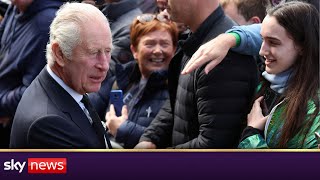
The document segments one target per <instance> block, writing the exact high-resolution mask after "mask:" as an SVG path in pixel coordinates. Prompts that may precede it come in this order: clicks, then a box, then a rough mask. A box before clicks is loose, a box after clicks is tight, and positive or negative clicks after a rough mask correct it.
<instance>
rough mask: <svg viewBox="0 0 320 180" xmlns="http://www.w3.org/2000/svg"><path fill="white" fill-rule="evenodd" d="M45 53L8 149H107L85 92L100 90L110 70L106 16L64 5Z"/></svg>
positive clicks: (80, 5)
mask: <svg viewBox="0 0 320 180" xmlns="http://www.w3.org/2000/svg"><path fill="white" fill-rule="evenodd" d="M97 29H99V31H97ZM46 50H47V51H46V57H47V62H48V63H47V66H45V68H43V70H42V71H41V72H40V74H39V75H38V76H37V77H36V79H35V80H34V81H33V82H32V83H31V85H30V86H29V87H28V88H27V90H26V91H25V93H24V94H23V96H22V99H21V101H20V103H19V105H18V108H17V112H16V114H15V116H14V120H13V125H12V132H11V139H10V148H60V149H64V148H95V149H97V148H106V147H108V148H112V147H111V144H110V141H109V139H108V136H107V133H106V130H105V129H104V127H103V126H102V123H101V120H100V119H99V117H98V115H97V114H96V112H95V111H94V109H93V108H92V105H91V104H90V101H89V100H88V97H87V94H86V93H90V92H97V91H98V90H99V89H100V87H101V82H102V81H103V80H104V79H105V77H106V74H107V71H108V69H109V62H110V59H111V50H112V37H111V31H110V27H109V23H108V20H107V18H106V17H105V16H104V14H102V13H101V11H99V9H97V8H96V7H94V6H92V5H90V4H85V3H66V4H64V5H63V6H62V7H61V9H60V10H59V11H58V12H57V16H56V17H55V19H54V20H53V22H52V24H51V26H50V41H49V43H48V45H47V49H46Z"/></svg>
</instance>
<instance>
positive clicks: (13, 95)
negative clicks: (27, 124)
mask: <svg viewBox="0 0 320 180" xmlns="http://www.w3.org/2000/svg"><path fill="white" fill-rule="evenodd" d="M47 42H48V34H44V33H42V34H38V35H34V36H33V37H32V38H30V39H29V40H28V41H26V42H24V45H23V46H22V49H21V54H20V55H17V58H19V59H16V61H17V62H19V64H18V66H19V67H18V68H19V72H20V73H21V74H22V77H21V78H22V79H21V83H20V84H19V85H18V86H16V87H15V88H13V89H11V90H9V91H6V92H4V93H1V94H2V97H1V99H0V107H1V109H2V110H3V111H5V112H7V113H8V116H13V115H14V113H15V111H16V109H17V106H18V103H19V101H20V99H21V97H22V94H23V93H24V91H25V90H26V89H27V87H28V86H29V85H30V84H31V82H32V81H33V79H34V78H35V77H36V76H37V75H38V74H39V73H40V71H41V70H42V69H43V67H44V66H45V64H46V57H45V47H46V44H47Z"/></svg>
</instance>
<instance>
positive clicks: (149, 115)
mask: <svg viewBox="0 0 320 180" xmlns="http://www.w3.org/2000/svg"><path fill="white" fill-rule="evenodd" d="M130 32H131V33H130V39H131V50H132V53H133V55H134V57H135V59H136V63H132V65H131V66H130V67H129V68H130V69H131V70H130V71H131V73H129V82H128V83H125V84H127V85H126V86H125V87H122V88H121V89H123V90H124V99H123V101H124V103H125V104H126V106H125V107H124V109H123V110H122V115H121V116H120V117H117V116H116V115H115V111H114V107H113V105H111V106H110V108H109V109H110V111H109V112H108V113H107V115H106V124H107V127H108V129H109V132H110V133H111V134H112V136H113V137H114V138H115V140H116V142H117V143H120V144H122V145H123V147H124V148H133V147H134V146H135V145H137V143H138V142H139V139H140V137H141V135H142V134H143V132H144V130H145V128H146V127H148V126H149V124H150V123H151V121H152V120H153V119H154V117H155V116H156V115H157V114H158V112H159V110H160V108H161V107H162V105H163V104H164V102H165V101H166V100H167V99H168V98H169V93H168V87H167V78H168V77H167V69H168V65H169V63H170V61H171V59H172V57H173V55H174V52H175V50H176V46H177V41H178V29H177V27H176V25H175V23H173V22H171V21H170V20H168V19H166V18H165V17H163V16H161V15H153V14H143V15H140V16H138V17H137V18H136V19H135V20H134V21H133V23H132V25H131V31H130ZM127 68H128V67H127ZM110 80H111V81H113V83H115V82H114V81H119V79H118V80H116V77H115V78H111V79H110ZM105 96H107V94H106V95H105ZM105 109H106V107H105Z"/></svg>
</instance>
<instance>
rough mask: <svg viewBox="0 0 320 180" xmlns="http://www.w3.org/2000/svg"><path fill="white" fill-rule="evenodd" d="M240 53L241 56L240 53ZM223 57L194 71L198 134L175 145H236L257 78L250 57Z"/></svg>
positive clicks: (195, 146)
mask: <svg viewBox="0 0 320 180" xmlns="http://www.w3.org/2000/svg"><path fill="white" fill-rule="evenodd" d="M241 57H243V56H241ZM236 58H237V56H235V57H233V59H225V60H224V61H223V62H222V63H221V64H220V65H218V66H217V67H215V68H214V69H213V70H212V71H210V72H209V74H208V75H206V74H205V73H204V71H203V69H202V70H201V69H199V71H200V72H199V73H197V75H196V77H195V78H196V83H195V84H196V87H195V89H196V90H195V93H196V103H197V111H198V116H197V119H198V123H199V134H198V136H197V137H196V138H194V139H192V140H190V141H189V142H186V143H184V144H180V145H178V146H176V147H175V148H236V147H237V145H238V143H239V138H240V134H241V129H242V127H243V123H244V121H245V120H246V115H247V113H248V110H249V105H250V102H251V98H252V96H253V92H254V88H255V85H256V80H257V68H256V65H255V62H254V60H253V58H250V57H247V58H246V59H239V58H240V57H239V56H238V58H237V59H236Z"/></svg>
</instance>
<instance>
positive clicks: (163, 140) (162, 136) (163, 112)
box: [140, 99, 173, 148]
mask: <svg viewBox="0 0 320 180" xmlns="http://www.w3.org/2000/svg"><path fill="white" fill-rule="evenodd" d="M172 128H173V115H172V110H171V105H170V100H169V99H168V100H166V102H165V103H164V105H163V106H162V108H161V109H160V111H159V113H158V114H157V116H156V117H155V119H154V120H153V121H152V122H151V124H150V125H149V126H148V127H147V128H146V129H145V131H144V134H143V135H142V136H141V138H140V142H141V141H149V142H152V143H154V144H155V145H156V146H157V148H165V147H168V146H170V144H171V136H172Z"/></svg>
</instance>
